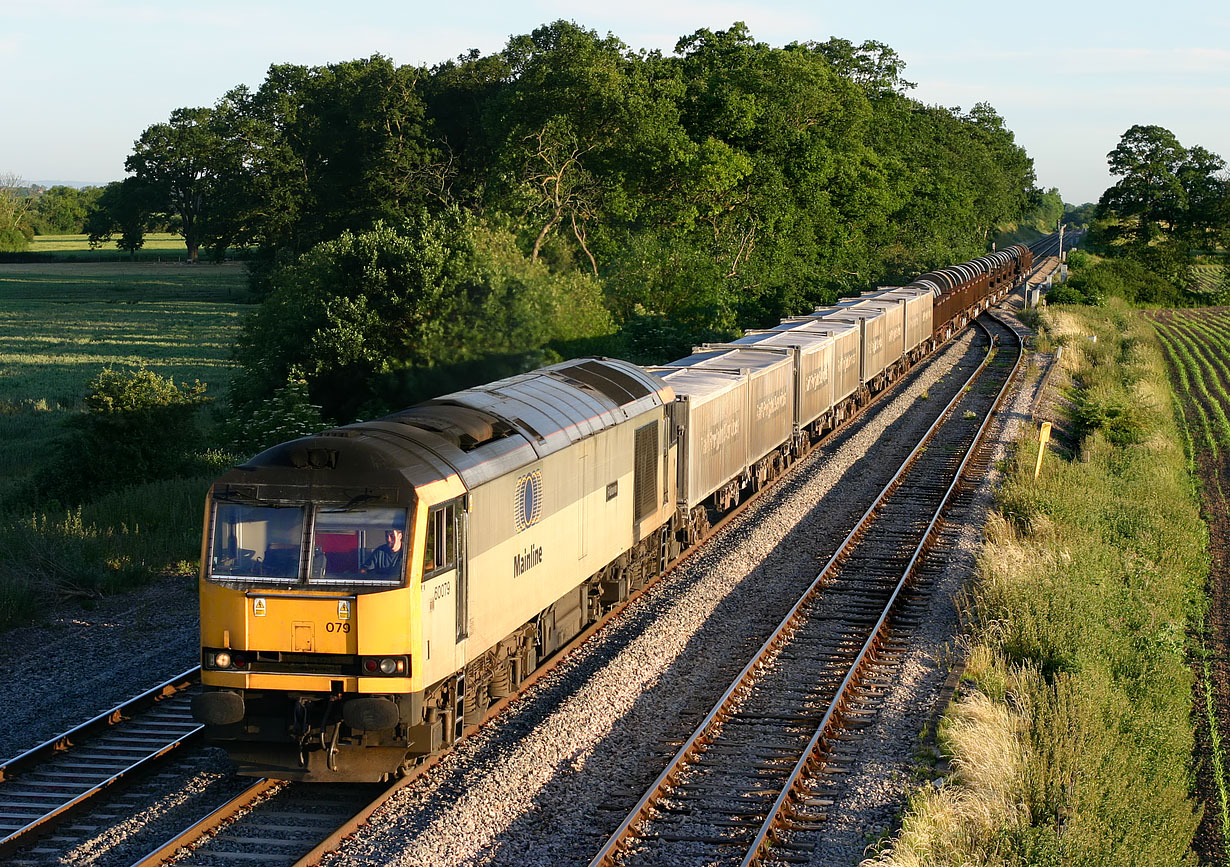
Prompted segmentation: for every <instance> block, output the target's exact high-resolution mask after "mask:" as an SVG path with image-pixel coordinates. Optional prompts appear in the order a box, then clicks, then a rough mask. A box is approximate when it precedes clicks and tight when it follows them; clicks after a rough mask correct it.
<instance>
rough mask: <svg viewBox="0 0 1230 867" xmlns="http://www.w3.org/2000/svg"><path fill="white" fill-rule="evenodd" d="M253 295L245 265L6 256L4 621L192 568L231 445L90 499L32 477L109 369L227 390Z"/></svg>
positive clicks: (0, 342) (1, 511)
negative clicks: (65, 496)
mask: <svg viewBox="0 0 1230 867" xmlns="http://www.w3.org/2000/svg"><path fill="white" fill-rule="evenodd" d="M247 297H248V294H247V275H246V271H245V269H244V267H243V266H242V265H236V264H224V265H213V264H197V265H188V264H186V263H183V262H175V263H164V264H157V263H149V262H147V263H141V262H136V263H132V262H125V263H114V262H108V263H81V262H67V261H65V262H54V263H45V264H20V265H19V264H0V437H3V442H4V443H5V445H6V446H7V448H5V449H4V451H3V453H2V454H0V629H4V628H7V627H9V626H11V625H14V624H17V623H28V622H31V621H32V620H36V619H37V618H38V617H40V616H42V614H43V613H45V612H46V611H48V610H51V609H52V608H53V607H54V606H55V605H56V604H57V603H58V602H59V601H61V600H63V599H66V598H75V599H85V600H89V599H91V598H93V597H95V596H98V595H100V594H105V593H111V592H116V591H119V590H123V589H125V588H127V587H131V586H133V585H134V584H140V583H142V582H144V581H149V580H155V579H157V578H159V577H164V576H167V575H179V576H188V575H190V574H191V573H192V571H193V569H194V568H195V562H194V561H195V558H196V556H197V552H198V551H199V545H200V532H201V531H200V510H201V503H202V502H203V500H204V495H205V490H206V488H207V487H208V484H209V481H210V479H212V478H213V477H214V476H215V475H216V474H217V468H215V467H213V466H211V464H218V466H222V465H225V464H227V463H229V462H230V461H231V460H232V457H231V456H229V455H223V454H221V453H216V454H215V453H210V454H202V456H201V460H200V461H199V469H198V470H197V471H196V474H195V475H193V476H191V477H186V478H170V479H161V480H149V479H144V478H134V479H133V480H132V485H131V486H128V487H124V488H121V489H119V490H114V491H111V492H110V493H106V494H104V495H102V496H98V497H92V498H90V499H89V501H88V502H85V503H82V504H81V506H80V508H69V509H65V508H64V507H63V506H61V505H59V504H58V503H55V502H41V501H38V500H37V499H36V500H34V501H32V500H31V499H30V496H31V495H30V494H29V491H30V490H32V489H31V488H30V486H29V482H30V481H31V480H32V479H33V478H34V477H35V475H36V473H38V472H39V470H40V469H41V468H43V467H45V466H48V465H49V461H50V458H51V456H52V454H53V452H54V447H55V442H56V440H57V438H58V437H60V436H61V435H62V434H63V433H64V431H65V427H64V422H65V421H67V420H68V419H70V418H73V417H75V416H77V415H78V414H79V413H80V412H81V411H82V410H83V409H84V399H85V397H86V393H87V390H88V387H89V385H88V384H89V382H90V380H91V379H93V378H94V377H95V376H97V374H98V373H99V372H100V371H101V370H103V368H105V367H108V366H110V367H113V368H117V369H124V368H127V367H137V366H142V365H144V366H146V367H148V368H149V369H150V370H152V371H154V372H155V373H157V374H159V375H161V376H163V377H170V378H172V379H173V380H175V381H176V382H177V383H182V382H187V383H192V382H193V381H195V380H200V381H201V382H203V383H206V384H207V386H208V390H207V392H206V394H207V396H209V397H212V398H213V399H214V400H215V401H217V400H219V399H220V398H223V397H224V396H225V394H226V390H227V386H228V384H229V380H230V377H231V372H232V364H231V360H230V359H231V347H232V345H233V344H234V341H235V339H236V336H237V335H238V333H239V328H240V323H241V321H242V319H243V316H244V315H245V314H246V313H247V311H248V310H250V309H252V308H251V306H250V305H249V304H245V303H242V302H243V301H245V300H246V299H247ZM215 405H216V404H215ZM201 423H202V424H204V425H206V426H208V424H209V422H208V419H207V418H203V419H202V421H201ZM180 580H187V579H186V577H185V578H181V579H180Z"/></svg>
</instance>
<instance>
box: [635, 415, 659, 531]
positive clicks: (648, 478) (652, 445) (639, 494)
mask: <svg viewBox="0 0 1230 867" xmlns="http://www.w3.org/2000/svg"><path fill="white" fill-rule="evenodd" d="M657 456H658V423H657V422H653V423H652V424H647V425H645V426H643V427H639V428H637V429H636V458H635V464H634V465H633V474H632V502H633V508H634V510H635V512H636V520H638V521H639V520H641V519H642V518H644V517H645V516H646V515H648V514H649V513H650V512H652V511H653V507H654V505H655V504H656V503H657V500H658V461H657Z"/></svg>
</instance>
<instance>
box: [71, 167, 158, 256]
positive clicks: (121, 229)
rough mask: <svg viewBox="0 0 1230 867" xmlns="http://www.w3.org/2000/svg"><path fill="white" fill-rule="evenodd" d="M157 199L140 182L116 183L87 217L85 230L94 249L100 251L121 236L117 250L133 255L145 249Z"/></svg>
mask: <svg viewBox="0 0 1230 867" xmlns="http://www.w3.org/2000/svg"><path fill="white" fill-rule="evenodd" d="M152 199H153V196H152V195H151V192H150V189H149V187H148V186H147V185H146V184H145V183H144V182H143V181H141V180H140V179H139V178H125V179H124V180H122V181H112V182H111V183H109V184H107V185H106V186H105V187H103V188H102V191H101V192H100V193H99V196H98V198H97V200H96V201H95V202H94V203H93V205H92V206H91V208H90V210H89V211H88V212H87V213H86V216H85V221H84V226H83V228H84V229H85V231H86V233H87V234H88V235H89V238H90V247H91V248H95V247H100V246H102V244H103V243H104V242H106V241H110V240H111V238H112V237H113V236H114V235H116V234H117V233H118V234H119V236H120V239H119V240H118V241H117V242H116V246H117V247H119V248H120V249H121V250H124V251H125V252H127V253H128V254H129V255H133V254H135V253H136V252H137V251H138V250H140V249H141V247H143V246H144V245H145V233H146V232H147V231H148V230H149V221H150V217H151V215H152V212H153V203H152Z"/></svg>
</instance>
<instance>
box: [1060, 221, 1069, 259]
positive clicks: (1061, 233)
mask: <svg viewBox="0 0 1230 867" xmlns="http://www.w3.org/2000/svg"><path fill="white" fill-rule="evenodd" d="M1059 261H1060V262H1066V261H1068V257H1067V256H1065V255H1064V252H1063V217H1060V218H1059Z"/></svg>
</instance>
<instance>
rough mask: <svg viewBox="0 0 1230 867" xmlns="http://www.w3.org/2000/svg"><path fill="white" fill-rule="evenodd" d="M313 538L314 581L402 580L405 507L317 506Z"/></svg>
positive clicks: (311, 572)
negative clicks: (351, 507) (358, 507)
mask: <svg viewBox="0 0 1230 867" xmlns="http://www.w3.org/2000/svg"><path fill="white" fill-rule="evenodd" d="M312 542H313V545H312V562H311V568H310V570H309V573H308V574H309V579H308V581H309V583H312V584H338V583H341V584H355V583H361V584H381V585H395V584H400V583H401V576H402V574H403V573H404V572H405V563H406V553H405V552H406V547H407V544H408V543H407V541H406V510H405V509H388V508H368V509H344V508H340V507H328V506H320V507H317V509H316V520H315V522H314V524H313V534H312Z"/></svg>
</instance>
